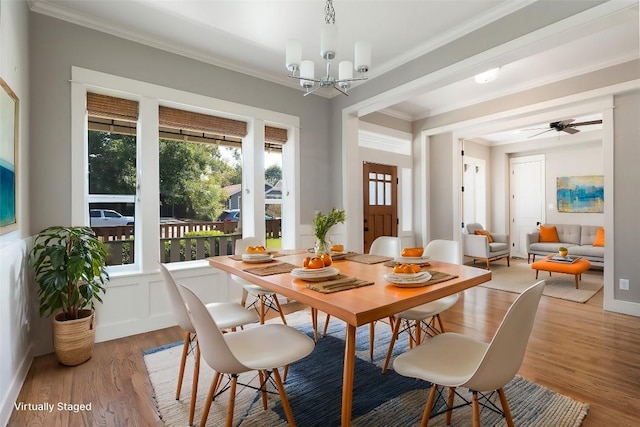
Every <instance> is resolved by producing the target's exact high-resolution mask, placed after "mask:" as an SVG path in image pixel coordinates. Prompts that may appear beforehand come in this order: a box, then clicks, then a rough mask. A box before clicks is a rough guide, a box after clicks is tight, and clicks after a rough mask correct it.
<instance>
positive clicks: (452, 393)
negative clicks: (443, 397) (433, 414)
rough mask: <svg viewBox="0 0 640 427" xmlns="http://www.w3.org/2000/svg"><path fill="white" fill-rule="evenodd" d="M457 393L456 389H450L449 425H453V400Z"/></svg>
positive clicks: (448, 401)
mask: <svg viewBox="0 0 640 427" xmlns="http://www.w3.org/2000/svg"><path fill="white" fill-rule="evenodd" d="M455 391H456V388H455V387H449V399H447V425H450V424H451V415H453V398H454V397H455V396H456V395H455Z"/></svg>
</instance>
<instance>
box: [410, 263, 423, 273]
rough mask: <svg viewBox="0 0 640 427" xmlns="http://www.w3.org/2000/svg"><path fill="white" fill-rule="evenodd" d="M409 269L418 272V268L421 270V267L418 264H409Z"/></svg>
mask: <svg viewBox="0 0 640 427" xmlns="http://www.w3.org/2000/svg"><path fill="white" fill-rule="evenodd" d="M411 269H412V270H413V272H414V273H420V270H422V267H420V266H419V265H418V264H411Z"/></svg>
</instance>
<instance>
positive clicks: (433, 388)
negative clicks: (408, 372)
mask: <svg viewBox="0 0 640 427" xmlns="http://www.w3.org/2000/svg"><path fill="white" fill-rule="evenodd" d="M437 391H438V385H437V384H435V383H434V384H432V385H431V390H430V391H429V398H428V399H427V404H426V405H425V406H424V413H423V414H422V422H421V423H420V427H427V425H428V424H429V415H431V408H433V403H434V402H435V400H436V392H437Z"/></svg>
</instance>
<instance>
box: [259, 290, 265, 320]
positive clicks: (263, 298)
mask: <svg viewBox="0 0 640 427" xmlns="http://www.w3.org/2000/svg"><path fill="white" fill-rule="evenodd" d="M258 298H260V324H261V325H264V306H265V296H264V294H260V295H258Z"/></svg>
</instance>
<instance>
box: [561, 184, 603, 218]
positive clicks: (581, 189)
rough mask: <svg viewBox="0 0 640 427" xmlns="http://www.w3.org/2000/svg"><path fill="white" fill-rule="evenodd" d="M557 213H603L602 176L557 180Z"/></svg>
mask: <svg viewBox="0 0 640 427" xmlns="http://www.w3.org/2000/svg"><path fill="white" fill-rule="evenodd" d="M557 183H558V187H557V195H558V212H587V213H602V212H604V175H590V176H563V177H558V178H557Z"/></svg>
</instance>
